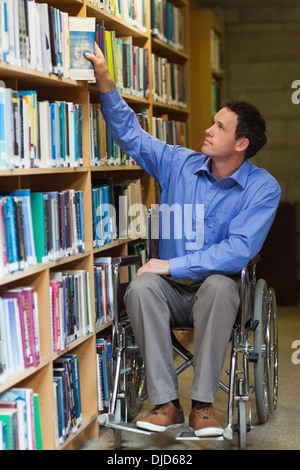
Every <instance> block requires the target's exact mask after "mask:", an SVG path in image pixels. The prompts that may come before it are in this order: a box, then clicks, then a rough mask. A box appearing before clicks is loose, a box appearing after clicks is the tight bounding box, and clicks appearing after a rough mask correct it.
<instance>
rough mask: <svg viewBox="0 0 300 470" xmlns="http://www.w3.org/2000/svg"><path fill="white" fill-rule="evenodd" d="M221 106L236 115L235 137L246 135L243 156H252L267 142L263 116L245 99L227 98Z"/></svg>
mask: <svg viewBox="0 0 300 470" xmlns="http://www.w3.org/2000/svg"><path fill="white" fill-rule="evenodd" d="M223 108H228V109H230V111H233V112H234V113H235V114H236V115H237V118H238V121H237V126H236V131H235V138H236V139H240V138H241V137H246V138H247V139H248V140H249V145H248V147H247V148H246V152H245V158H251V157H253V156H254V155H255V154H256V153H257V152H258V151H259V150H260V149H261V148H262V147H263V146H264V145H265V144H266V142H267V137H266V122H265V120H264V118H263V116H262V115H261V114H260V112H259V111H258V109H257V108H256V107H255V106H254V105H253V104H251V103H247V102H246V101H239V100H232V99H228V100H226V101H225V102H224V104H223Z"/></svg>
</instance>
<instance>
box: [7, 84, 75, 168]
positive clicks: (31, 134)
mask: <svg viewBox="0 0 300 470" xmlns="http://www.w3.org/2000/svg"><path fill="white" fill-rule="evenodd" d="M82 164H83V156H82V116H81V105H80V104H77V103H72V102H67V101H48V100H43V101H38V99H37V92H36V91H35V90H25V91H19V92H17V91H15V90H12V89H10V88H3V87H0V169H1V168H52V167H61V166H62V167H77V166H81V165H82Z"/></svg>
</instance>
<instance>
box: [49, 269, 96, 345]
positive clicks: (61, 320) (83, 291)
mask: <svg viewBox="0 0 300 470" xmlns="http://www.w3.org/2000/svg"><path fill="white" fill-rule="evenodd" d="M50 313H51V339H52V350H53V352H59V351H62V350H63V349H64V348H66V347H67V346H69V344H70V343H71V342H72V341H74V340H75V339H78V338H81V337H82V336H84V335H87V334H89V333H92V331H93V320H92V305H91V283H90V273H89V272H88V271H85V270H65V271H64V272H58V271H51V273H50Z"/></svg>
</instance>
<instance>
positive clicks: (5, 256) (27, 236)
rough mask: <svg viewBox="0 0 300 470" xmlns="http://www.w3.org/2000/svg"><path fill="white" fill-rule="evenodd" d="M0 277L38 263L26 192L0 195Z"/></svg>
mask: <svg viewBox="0 0 300 470" xmlns="http://www.w3.org/2000/svg"><path fill="white" fill-rule="evenodd" d="M0 246H1V250H0V275H5V274H10V273H13V272H16V271H19V270H23V269H26V268H29V267H31V266H34V265H35V264H36V262H37V258H36V252H35V244H34V237H33V223H32V211H31V201H30V191H29V190H15V191H7V192H3V193H1V194H0Z"/></svg>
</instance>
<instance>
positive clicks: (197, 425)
mask: <svg viewBox="0 0 300 470" xmlns="http://www.w3.org/2000/svg"><path fill="white" fill-rule="evenodd" d="M189 425H190V427H191V428H193V429H194V434H195V436H197V437H205V436H210V437H212V436H222V434H223V428H222V426H221V425H220V424H219V423H218V421H217V420H216V418H215V412H214V409H213V406H212V404H211V403H201V402H199V403H197V405H196V406H194V408H193V409H192V411H191V413H190V417H189Z"/></svg>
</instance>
